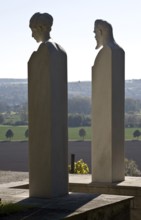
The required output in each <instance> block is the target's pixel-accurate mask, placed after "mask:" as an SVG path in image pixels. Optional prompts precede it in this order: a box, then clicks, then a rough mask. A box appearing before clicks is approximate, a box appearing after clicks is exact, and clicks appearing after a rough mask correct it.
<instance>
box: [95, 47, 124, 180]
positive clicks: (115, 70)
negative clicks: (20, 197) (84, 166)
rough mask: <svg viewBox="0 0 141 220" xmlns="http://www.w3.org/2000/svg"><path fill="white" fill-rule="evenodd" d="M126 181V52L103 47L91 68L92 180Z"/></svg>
mask: <svg viewBox="0 0 141 220" xmlns="http://www.w3.org/2000/svg"><path fill="white" fill-rule="evenodd" d="M122 180H124V51H123V50H122V49H121V48H120V47H119V46H118V45H114V46H112V47H110V46H104V47H103V48H102V49H101V50H100V52H99V53H98V55H97V57H96V60H95V63H94V66H93V67H92V181H93V182H109V183H111V182H117V181H122Z"/></svg>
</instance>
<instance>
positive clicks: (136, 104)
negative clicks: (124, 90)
mask: <svg viewBox="0 0 141 220" xmlns="http://www.w3.org/2000/svg"><path fill="white" fill-rule="evenodd" d="M3 104H4V103H3ZM3 104H2V105H1V102H0V124H4V125H28V110H27V109H28V107H27V103H23V104H21V105H17V104H16V105H14V106H9V107H8V106H7V107H5V108H4V106H3ZM117 113H118V111H117ZM14 114H15V116H16V117H15V116H14ZM99 117H100V116H99ZM15 118H16V119H15ZM90 125H91V98H90V97H82V96H75V97H74V96H73V97H70V98H68V126H69V127H80V126H90ZM125 127H141V100H134V99H131V98H127V99H125Z"/></svg>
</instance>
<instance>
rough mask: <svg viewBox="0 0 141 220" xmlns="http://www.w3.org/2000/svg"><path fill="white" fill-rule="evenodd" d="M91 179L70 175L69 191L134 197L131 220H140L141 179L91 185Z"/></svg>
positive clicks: (89, 177) (131, 178)
mask: <svg viewBox="0 0 141 220" xmlns="http://www.w3.org/2000/svg"><path fill="white" fill-rule="evenodd" d="M91 179H92V178H91V175H70V181H69V190H70V191H72V192H81V193H101V194H103V193H104V194H111V195H112V194H113V195H126V196H134V199H133V202H132V204H131V220H140V219H141V177H125V181H122V182H119V183H92V182H91ZM125 219H126V218H125Z"/></svg>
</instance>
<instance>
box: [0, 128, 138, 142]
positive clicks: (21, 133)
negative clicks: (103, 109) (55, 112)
mask: <svg viewBox="0 0 141 220" xmlns="http://www.w3.org/2000/svg"><path fill="white" fill-rule="evenodd" d="M80 128H81V127H78V128H69V129H68V134H69V140H82V138H81V137H80V136H79V129H80ZM8 129H11V130H12V131H13V133H14V137H13V138H12V140H13V141H19V140H20V141H24V140H27V138H25V131H26V129H27V126H8V125H7V126H4V125H1V126H0V141H5V140H7V138H6V137H5V134H6V131H7V130H8ZM84 129H85V130H86V136H85V140H91V128H90V127H84ZM136 129H138V130H140V131H141V129H140V128H126V129H125V140H133V139H134V138H133V132H134V131H135V130H136ZM101 135H102V134H101ZM139 140H141V137H139Z"/></svg>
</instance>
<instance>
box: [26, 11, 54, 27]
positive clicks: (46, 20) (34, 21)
mask: <svg viewBox="0 0 141 220" xmlns="http://www.w3.org/2000/svg"><path fill="white" fill-rule="evenodd" d="M52 24H53V17H52V16H51V15H50V14H48V13H39V12H37V13H35V14H34V15H33V16H32V17H31V19H30V22H29V27H30V28H33V27H39V26H47V27H49V29H50V30H51V26H52Z"/></svg>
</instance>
